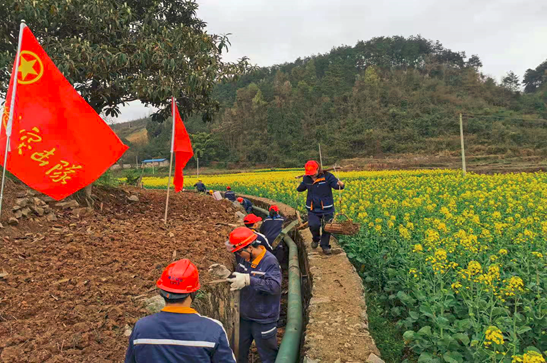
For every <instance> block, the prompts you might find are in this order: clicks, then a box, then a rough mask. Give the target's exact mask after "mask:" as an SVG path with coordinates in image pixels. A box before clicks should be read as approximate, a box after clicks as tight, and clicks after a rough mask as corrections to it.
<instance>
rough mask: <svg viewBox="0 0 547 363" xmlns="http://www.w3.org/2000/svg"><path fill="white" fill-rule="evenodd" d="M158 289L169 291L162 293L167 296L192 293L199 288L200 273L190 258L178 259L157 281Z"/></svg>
mask: <svg viewBox="0 0 547 363" xmlns="http://www.w3.org/2000/svg"><path fill="white" fill-rule="evenodd" d="M156 286H157V287H158V289H160V290H163V291H164V292H167V293H165V294H162V295H163V296H164V297H166V298H168V299H169V298H170V295H171V294H169V293H172V295H173V296H172V297H174V298H176V297H177V295H178V294H190V293H192V292H196V291H198V290H199V288H200V285H199V273H198V269H197V268H196V266H195V265H194V264H193V263H192V262H190V260H187V259H184V260H178V261H175V262H173V263H171V264H170V265H169V266H167V268H166V269H165V270H163V273H162V274H161V277H160V278H159V279H158V281H157V282H156Z"/></svg>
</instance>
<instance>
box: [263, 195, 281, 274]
mask: <svg viewBox="0 0 547 363" xmlns="http://www.w3.org/2000/svg"><path fill="white" fill-rule="evenodd" d="M268 212H269V215H268V217H267V218H266V219H264V221H263V222H262V224H261V225H260V233H262V234H263V235H264V236H265V237H266V239H267V240H268V241H269V243H270V244H272V243H273V242H274V241H275V239H276V238H277V236H279V234H280V233H281V231H282V230H283V223H285V219H283V217H281V215H280V214H279V207H278V206H276V205H272V206H270V208H269V210H268ZM272 247H273V248H274V251H273V252H272V253H273V254H274V255H275V257H277V260H278V261H279V263H280V264H282V262H283V260H284V258H285V251H284V249H285V242H283V241H280V242H279V244H278V245H277V246H276V247H274V246H272Z"/></svg>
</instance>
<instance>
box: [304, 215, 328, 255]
mask: <svg viewBox="0 0 547 363" xmlns="http://www.w3.org/2000/svg"><path fill="white" fill-rule="evenodd" d="M332 217H333V214H332V213H327V214H322V213H314V212H308V227H310V232H311V234H312V236H313V240H314V241H315V242H319V241H321V243H320V246H321V248H330V233H328V232H325V224H326V223H327V222H328V221H330V220H331V219H332Z"/></svg>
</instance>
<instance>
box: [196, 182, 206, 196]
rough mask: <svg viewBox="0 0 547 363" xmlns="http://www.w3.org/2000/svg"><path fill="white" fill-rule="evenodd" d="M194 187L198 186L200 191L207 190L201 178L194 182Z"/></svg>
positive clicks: (197, 188)
mask: <svg viewBox="0 0 547 363" xmlns="http://www.w3.org/2000/svg"><path fill="white" fill-rule="evenodd" d="M194 187H195V188H196V190H197V191H198V193H205V192H206V191H207V187H206V186H205V184H203V182H202V181H201V180H198V182H197V183H196V184H194Z"/></svg>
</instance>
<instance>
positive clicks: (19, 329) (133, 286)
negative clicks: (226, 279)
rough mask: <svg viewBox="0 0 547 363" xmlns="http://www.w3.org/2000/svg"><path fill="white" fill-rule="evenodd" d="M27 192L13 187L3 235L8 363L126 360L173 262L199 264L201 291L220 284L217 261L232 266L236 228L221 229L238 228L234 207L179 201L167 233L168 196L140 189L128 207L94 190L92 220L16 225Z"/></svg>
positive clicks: (1, 346) (1, 315) (0, 254)
mask: <svg viewBox="0 0 547 363" xmlns="http://www.w3.org/2000/svg"><path fill="white" fill-rule="evenodd" d="M22 190H24V188H23V187H22V186H20V185H17V184H15V183H13V182H10V183H9V184H8V189H7V191H6V196H7V198H6V200H5V201H6V203H5V206H6V207H7V208H9V209H8V210H7V213H4V215H3V218H2V223H3V225H4V228H3V229H0V273H2V272H3V270H2V269H4V270H5V272H7V273H8V275H7V276H6V277H5V278H3V279H2V278H0V360H1V361H3V362H94V363H97V362H122V361H123V358H124V354H125V350H126V348H127V341H128V338H127V337H126V336H124V331H125V329H126V325H129V326H133V324H134V323H135V322H136V321H137V320H138V319H139V318H140V317H142V316H144V315H147V314H148V312H147V311H146V310H145V309H144V306H143V299H144V298H146V297H150V296H154V294H155V292H154V286H155V281H156V280H157V278H158V277H159V276H160V274H161V271H162V270H163V268H164V267H165V266H167V264H168V263H170V262H171V261H172V260H173V256H175V259H180V258H190V259H191V260H192V261H193V262H194V263H195V264H196V265H197V267H198V269H199V270H200V271H201V274H200V278H201V281H202V285H203V284H204V283H205V282H207V281H209V280H213V279H215V278H216V277H215V276H209V275H208V272H207V267H208V266H209V265H210V264H212V263H223V264H226V265H227V266H229V265H230V264H231V263H232V260H231V258H232V257H231V256H230V254H229V253H228V252H227V251H226V250H225V248H224V241H225V240H226V236H227V235H228V234H229V232H230V229H231V227H229V226H225V225H216V223H217V222H219V221H221V222H225V223H237V219H236V217H235V215H234V211H235V210H234V209H233V208H232V206H231V204H230V203H229V202H227V201H222V202H216V201H214V200H213V199H212V198H210V197H207V196H203V195H196V194H191V193H182V194H176V195H175V194H173V195H172V198H171V200H170V204H169V206H170V210H169V224H168V225H167V226H165V225H164V224H163V221H162V218H163V210H164V209H163V208H164V203H165V191H144V190H139V189H132V190H130V193H131V194H135V195H138V197H139V199H140V201H139V202H129V201H128V200H127V197H128V195H129V194H130V193H129V191H127V190H126V191H124V190H120V189H105V188H94V194H95V196H96V197H97V198H96V199H97V202H96V203H95V207H94V208H95V209H94V210H93V211H91V212H87V214H86V215H85V216H77V215H75V213H74V212H73V211H70V210H56V213H57V217H58V220H57V221H55V222H47V221H46V220H45V219H44V218H42V219H37V220H22V221H21V223H20V224H19V226H17V227H12V226H8V225H7V223H6V222H7V218H8V217H10V216H12V214H11V211H10V210H11V208H10V207H11V206H12V205H13V203H14V201H15V198H14V197H12V196H14V195H16V194H17V193H18V192H21V191H22ZM50 204H51V205H55V203H50ZM82 214H83V213H82ZM175 251H176V252H175Z"/></svg>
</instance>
